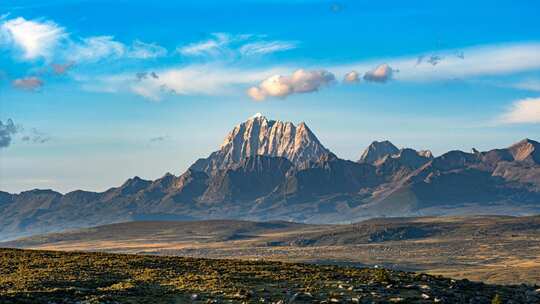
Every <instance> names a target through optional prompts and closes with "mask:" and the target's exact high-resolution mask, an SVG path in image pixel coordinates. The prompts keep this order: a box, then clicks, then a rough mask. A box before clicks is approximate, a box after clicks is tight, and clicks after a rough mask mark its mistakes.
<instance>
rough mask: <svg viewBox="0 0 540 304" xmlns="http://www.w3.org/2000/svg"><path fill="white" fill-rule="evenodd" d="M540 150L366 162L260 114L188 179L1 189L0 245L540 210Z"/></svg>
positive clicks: (380, 149)
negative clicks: (57, 235) (153, 223)
mask: <svg viewBox="0 0 540 304" xmlns="http://www.w3.org/2000/svg"><path fill="white" fill-rule="evenodd" d="M539 146H540V144H539V143H537V142H535V141H533V140H530V139H527V140H523V141H520V142H518V143H516V144H514V145H512V146H510V147H508V148H503V149H494V150H490V151H486V152H479V151H476V150H474V152H473V153H466V152H462V151H450V152H448V153H445V154H443V155H441V156H438V157H433V156H432V155H431V153H430V152H429V151H415V150H413V149H408V148H405V149H398V148H397V147H395V146H394V145H393V144H392V143H390V142H388V141H384V142H380V143H373V144H372V145H370V147H368V148H367V149H366V152H365V153H364V155H363V157H362V159H361V160H360V161H359V162H352V161H348V160H343V159H340V158H338V157H337V156H336V155H334V154H333V153H331V152H330V151H328V149H326V148H325V147H324V146H323V145H322V144H321V143H320V142H319V141H318V140H317V138H316V136H315V135H314V134H313V133H312V132H311V131H310V130H309V128H308V127H307V126H306V125H305V124H302V123H301V124H299V125H298V126H295V125H293V124H292V123H283V122H279V121H273V120H268V119H266V118H265V117H262V116H257V117H253V118H251V119H249V120H248V121H246V122H244V123H242V124H240V125H238V126H237V127H235V129H234V130H233V131H232V132H231V133H230V134H229V135H228V136H227V139H226V140H225V143H224V144H223V145H222V146H221V148H220V150H219V151H216V152H214V153H212V154H211V155H210V157H208V158H206V159H201V160H198V161H197V162H196V163H195V164H193V165H192V166H191V167H190V168H189V169H188V170H187V171H186V172H185V173H184V174H182V175H180V176H174V175H172V174H166V175H164V176H163V177H161V178H159V179H157V180H155V181H149V180H143V179H141V178H139V177H134V178H131V179H129V180H127V181H126V182H125V183H124V184H122V185H121V186H119V187H115V188H111V189H109V190H107V191H105V192H102V193H95V192H87V191H80V190H79V191H74V192H71V193H67V194H65V195H62V194H60V193H57V192H54V191H52V190H32V191H26V192H22V193H20V194H9V193H5V192H2V193H0V239H7V238H13V237H18V236H24V235H31V234H35V233H45V232H53V231H59V230H64V229H70V228H79V227H88V226H94V225H101V224H110V223H116V222H123V221H130V220H196V219H199V220H203V219H248V220H288V221H301V222H309V223H340V222H349V221H357V220H361V219H366V218H370V217H374V216H403V215H419V214H422V215H430V214H434V215H441V214H442V215H445V214H463V213H467V212H469V213H472V214H474V213H481V214H486V213H496V214H511V215H524V214H531V213H535V212H540V164H539V162H538V155H539V153H540V152H539V151H540V149H539Z"/></svg>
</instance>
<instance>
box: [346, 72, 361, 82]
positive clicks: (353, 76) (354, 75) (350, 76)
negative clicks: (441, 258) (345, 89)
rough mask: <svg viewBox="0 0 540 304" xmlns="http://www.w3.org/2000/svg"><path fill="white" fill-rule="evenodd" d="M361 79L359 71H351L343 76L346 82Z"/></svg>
mask: <svg viewBox="0 0 540 304" xmlns="http://www.w3.org/2000/svg"><path fill="white" fill-rule="evenodd" d="M359 81H360V75H359V74H358V72H357V71H350V72H349V73H347V74H345V76H343V82H345V83H357V82H359Z"/></svg>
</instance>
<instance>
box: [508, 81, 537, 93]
mask: <svg viewBox="0 0 540 304" xmlns="http://www.w3.org/2000/svg"><path fill="white" fill-rule="evenodd" d="M511 86H512V87H514V88H517V89H522V90H528V91H534V92H540V79H527V80H523V81H519V82H516V83H514V84H512V85H511Z"/></svg>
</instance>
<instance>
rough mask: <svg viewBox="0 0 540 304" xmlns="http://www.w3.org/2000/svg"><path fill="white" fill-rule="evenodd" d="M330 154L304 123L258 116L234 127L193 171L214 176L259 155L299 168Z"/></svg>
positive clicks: (198, 162)
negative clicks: (304, 163) (275, 158)
mask: <svg viewBox="0 0 540 304" xmlns="http://www.w3.org/2000/svg"><path fill="white" fill-rule="evenodd" d="M327 153H329V150H328V149H326V148H325V147H324V146H323V145H322V144H321V143H320V142H319V140H318V139H317V137H316V136H315V135H314V134H313V132H311V130H310V129H309V127H308V126H307V125H306V124H305V123H303V122H301V123H299V124H298V125H294V124H293V123H291V122H283V121H275V120H268V119H267V118H266V117H264V116H262V115H260V114H257V115H255V116H253V117H252V118H250V119H249V120H247V121H246V122H243V123H241V124H239V125H237V126H236V127H234V129H233V130H232V131H231V132H230V133H229V134H228V135H227V137H226V138H225V141H224V142H223V144H221V146H220V149H219V150H218V151H216V152H214V153H212V154H211V155H210V156H209V157H208V158H206V159H200V160H198V161H197V162H196V163H195V164H194V165H193V166H192V167H191V168H192V169H194V170H199V171H205V172H212V171H214V170H219V169H224V168H228V167H230V166H231V165H234V164H238V163H239V162H240V161H241V160H243V159H245V158H247V157H250V156H257V155H263V156H272V157H283V158H286V159H288V160H289V161H290V162H292V163H293V164H295V165H297V164H301V163H303V162H306V161H316V160H318V159H319V158H321V157H322V156H323V155H325V154H327Z"/></svg>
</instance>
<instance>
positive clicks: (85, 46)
mask: <svg viewBox="0 0 540 304" xmlns="http://www.w3.org/2000/svg"><path fill="white" fill-rule="evenodd" d="M125 53H126V47H125V45H124V44H123V43H120V42H118V41H115V40H114V37H112V36H94V37H88V38H84V39H82V41H81V42H80V43H74V44H73V45H72V47H71V48H69V49H68V52H67V54H66V57H67V59H68V60H70V61H75V62H81V61H90V62H92V61H97V60H100V59H102V58H111V57H115V58H116V57H122V56H123V55H124V54H125Z"/></svg>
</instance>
